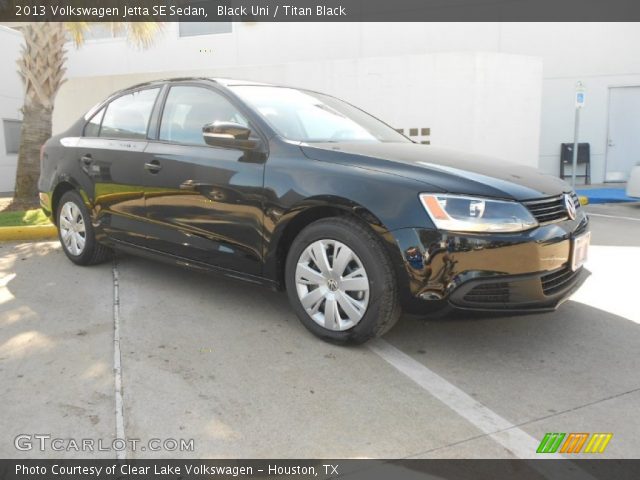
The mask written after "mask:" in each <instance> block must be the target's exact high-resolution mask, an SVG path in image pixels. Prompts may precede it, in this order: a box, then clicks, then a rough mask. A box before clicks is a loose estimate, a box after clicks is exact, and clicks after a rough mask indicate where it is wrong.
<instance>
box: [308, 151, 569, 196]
mask: <svg viewBox="0 0 640 480" xmlns="http://www.w3.org/2000/svg"><path fill="white" fill-rule="evenodd" d="M300 148H301V149H302V151H303V153H304V154H305V155H306V156H307V157H309V158H312V159H314V160H320V161H325V162H332V163H340V164H343V165H350V166H354V167H360V168H366V169H370V170H376V171H380V172H385V173H389V174H392V175H399V176H402V177H406V178H409V179H412V180H417V181H420V182H422V183H425V184H426V185H425V191H432V192H449V193H459V194H466V195H479V196H488V197H496V198H508V199H513V200H528V199H532V198H539V197H547V196H552V195H559V194H561V193H562V192H568V191H570V190H571V188H570V187H569V185H568V184H567V183H565V182H564V181H563V180H560V179H559V178H557V177H554V176H552V175H548V174H544V173H542V172H540V171H538V170H536V169H535V168H531V167H526V166H523V165H518V164H515V163H509V162H505V161H500V160H497V159H495V158H492V157H486V156H481V155H474V154H469V153H465V152H460V151H456V150H450V149H444V148H438V147H432V146H430V145H420V144H416V143H355V142H354V143H313V144H302V145H301V146H300Z"/></svg>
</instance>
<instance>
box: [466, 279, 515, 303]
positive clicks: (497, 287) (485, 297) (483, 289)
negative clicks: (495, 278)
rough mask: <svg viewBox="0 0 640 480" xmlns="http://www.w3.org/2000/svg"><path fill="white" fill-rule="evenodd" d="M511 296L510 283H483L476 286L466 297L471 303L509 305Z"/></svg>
mask: <svg viewBox="0 0 640 480" xmlns="http://www.w3.org/2000/svg"><path fill="white" fill-rule="evenodd" d="M510 296H511V292H510V289H509V283H508V282H499V283H483V284H481V285H476V286H475V287H473V288H472V289H471V290H469V291H468V292H467V293H466V295H465V296H464V298H463V299H464V301H466V302H469V303H483V304H493V303H508V302H509V299H510Z"/></svg>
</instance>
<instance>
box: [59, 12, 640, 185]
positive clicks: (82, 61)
mask: <svg viewBox="0 0 640 480" xmlns="http://www.w3.org/2000/svg"><path fill="white" fill-rule="evenodd" d="M177 28H178V27H177V25H176V24H168V25H167V28H166V31H165V32H164V34H163V36H162V37H161V38H159V40H158V42H157V43H156V45H155V47H154V48H152V49H149V50H138V49H135V48H132V47H129V46H127V45H126V44H125V42H124V41H123V40H119V39H108V40H97V41H93V42H91V43H89V44H87V45H85V46H84V47H83V48H81V49H80V50H75V49H73V48H72V49H71V51H70V52H69V70H68V71H69V76H70V77H72V78H73V77H83V76H96V75H116V74H132V73H135V72H186V71H194V70H202V71H212V70H214V69H215V70H216V71H228V70H227V69H228V68H232V67H234V68H235V67H238V66H249V67H251V69H250V70H246V71H247V72H248V73H250V74H251V76H252V77H254V78H255V76H256V75H254V72H258V73H260V72H262V71H264V72H269V71H271V70H272V69H276V70H277V69H278V68H280V67H278V66H279V65H283V64H288V65H295V64H296V63H298V62H310V63H309V64H307V67H305V68H307V72H306V74H304V75H301V76H300V77H296V76H295V75H294V78H296V79H297V78H300V81H303V80H308V81H310V82H312V83H314V85H315V84H316V83H318V84H325V83H326V81H327V80H326V79H325V78H324V77H317V78H314V77H311V75H312V72H320V71H321V70H320V69H321V68H323V67H320V65H321V64H320V63H318V65H316V66H315V67H313V64H314V63H316V62H321V61H324V62H326V61H337V60H354V59H360V60H364V59H371V62H373V63H369V64H368V65H369V67H370V68H374V65H377V66H375V68H378V69H382V70H383V73H384V75H383V77H384V80H383V79H382V78H378V79H377V80H376V74H374V73H371V72H368V71H367V72H368V73H367V75H368V76H367V77H363V78H361V79H360V80H359V83H357V85H359V87H358V88H359V89H362V88H364V92H363V91H358V92H355V93H358V94H359V95H360V96H361V97H363V98H364V102H363V101H360V102H358V103H360V104H361V105H362V106H364V107H367V108H369V109H372V110H373V111H374V112H375V105H376V104H377V102H378V101H379V100H380V97H378V98H376V97H374V96H373V92H374V91H375V92H376V94H378V95H380V92H381V91H382V87H383V86H384V85H385V83H384V82H387V81H388V80H387V79H388V78H399V77H401V75H399V74H396V72H393V71H392V70H391V69H392V68H393V66H394V65H395V64H396V60H394V59H396V58H397V62H400V63H402V62H404V60H402V59H401V58H399V57H404V56H406V55H432V57H431V58H432V59H434V58H436V57H438V58H440V61H438V63H437V67H438V69H444V71H445V72H450V71H451V70H448V69H447V67H446V65H447V62H446V61H445V60H443V59H444V58H445V54H451V55H450V56H446V58H449V59H450V60H448V61H450V62H453V63H456V62H460V58H461V56H462V57H463V56H464V54H471V53H478V54H484V53H490V52H494V53H495V52H497V53H506V54H513V55H522V56H524V57H537V58H539V59H540V61H541V62H542V65H543V74H542V76H543V80H542V94H541V107H540V108H541V110H540V121H539V124H538V127H533V128H530V127H529V125H528V123H527V124H526V125H521V128H518V127H517V125H515V126H514V125H511V126H510V127H503V124H502V123H500V124H498V125H496V124H495V123H493V122H492V121H493V119H494V118H495V116H499V115H506V116H507V117H508V118H509V119H510V120H512V121H518V119H519V118H521V117H522V118H524V117H527V116H528V115H529V114H530V113H531V112H530V111H529V110H530V109H533V108H534V107H531V106H526V105H528V103H527V102H526V101H522V102H516V103H512V102H511V101H512V100H513V95H525V96H527V98H528V99H529V100H531V101H533V100H535V97H536V96H537V95H538V93H537V92H538V88H537V87H533V90H532V91H531V92H530V93H527V92H526V91H525V89H524V88H521V87H522V86H527V85H529V84H528V83H527V82H526V81H525V82H524V83H523V84H522V86H518V85H509V86H505V84H504V83H502V84H500V83H496V82H495V81H492V82H490V83H491V84H492V85H493V87H488V86H487V85H488V84H486V85H485V87H481V86H480V85H481V84H482V82H480V81H474V83H473V85H474V87H473V89H474V92H475V94H474V95H472V96H471V97H472V104H473V105H474V107H473V108H471V105H470V104H469V103H468V102H469V101H470V98H471V97H470V96H469V95H467V94H462V95H455V93H456V92H458V93H459V92H460V90H459V88H458V89H456V88H455V87H454V85H456V84H458V86H460V85H461V84H464V86H469V85H470V84H469V83H468V82H465V81H462V80H461V81H460V82H457V81H456V80H455V79H451V77H450V76H448V75H445V74H440V71H439V70H438V71H435V70H433V69H429V68H426V67H419V68H416V69H415V71H413V69H411V68H409V70H408V71H409V72H411V73H412V74H414V73H421V74H424V75H425V76H424V77H420V78H417V79H415V80H412V81H413V82H414V83H413V85H414V86H413V87H412V89H411V90H412V91H416V89H420V88H425V89H427V88H430V89H435V90H433V91H432V92H431V93H430V94H428V93H424V94H421V95H424V97H423V98H424V103H421V104H420V105H416V104H417V102H416V99H415V97H412V96H411V95H409V97H407V95H405V93H403V92H399V91H398V90H393V87H394V85H393V84H388V88H387V90H385V91H384V92H385V95H386V96H389V95H393V96H402V98H403V100H404V99H407V98H409V100H410V101H409V103H405V104H401V103H400V102H398V101H397V100H396V101H395V104H396V107H395V108H404V109H407V110H408V112H407V115H414V114H413V113H410V112H412V111H413V110H414V109H415V110H416V111H419V112H420V114H421V115H424V117H425V118H427V119H428V120H425V121H427V122H428V123H431V124H430V125H424V126H429V127H431V129H432V143H434V144H443V145H445V144H446V145H450V144H451V139H452V138H457V139H459V140H458V141H459V143H456V144H455V145H456V146H459V147H460V148H471V149H474V150H477V151H489V152H490V151H496V149H497V144H498V143H500V141H499V140H498V139H499V138H500V136H501V137H502V139H503V140H504V142H507V143H509V142H512V141H513V142H514V143H515V142H516V141H517V142H521V143H520V145H521V146H520V148H519V149H518V150H517V152H518V154H517V155H516V157H517V158H511V159H514V160H516V161H517V160H518V159H520V158H527V157H528V156H529V155H531V154H532V152H533V154H534V155H535V156H536V157H537V158H538V162H537V163H538V164H539V166H540V168H542V169H543V170H545V171H547V172H549V173H554V174H557V172H558V168H559V152H560V143H562V142H567V141H572V137H573V117H574V110H573V91H574V88H575V83H576V81H578V80H581V81H582V82H583V83H584V84H585V85H586V87H587V95H588V96H587V106H586V108H585V109H584V111H583V114H582V122H581V123H582V129H581V141H586V142H590V143H591V152H592V174H593V181H594V182H599V181H602V179H603V178H604V168H605V163H604V162H605V155H606V125H607V112H608V100H607V99H608V89H609V87H610V86H614V85H619V84H624V85H640V26H639V25H638V24H635V23H397V24H389V23H336V24H328V23H323V24H319V23H286V24H285V23H280V24H276V23H263V24H251V23H236V24H234V30H233V32H232V33H229V34H220V35H209V36H199V37H187V38H179V37H178V35H177ZM434 55H435V56H434ZM376 58H387V59H388V60H385V61H386V62H388V65H387V66H386V67H385V66H384V65H379V64H376V62H378V61H377V60H375V59H376ZM421 58H422V57H421ZM474 58H475V59H476V60H474V61H478V62H480V63H482V62H487V61H488V60H487V59H488V58H489V57H484V60H481V58H483V57H482V55H477V56H475V57H474ZM493 58H494V59H495V62H497V63H496V64H495V65H498V63H499V62H502V61H504V60H498V59H499V58H504V57H498V56H496V57H493ZM512 58H515V57H512ZM522 62H523V65H524V63H527V62H529V60H526V59H524V58H523V59H522ZM365 63H366V62H365ZM463 63H464V62H463ZM527 64H528V65H533V64H532V63H531V62H529V63H527ZM322 65H327V63H323V64H322ZM336 65H337V64H336ZM362 65H364V64H362ZM458 65H462V63H458ZM466 65H468V63H467V64H466ZM485 65H486V63H485ZM369 67H366V68H369ZM511 67H513V68H514V70H513V71H511V70H504V74H505V80H511V83H513V82H515V81H521V78H522V77H521V76H520V74H518V73H514V72H517V71H518V67H516V66H515V65H514V63H513V62H510V67H509V68H511ZM288 68H289V69H294V70H295V69H296V68H298V67H295V66H290V67H288ZM324 68H326V67H324ZM461 68H462V70H461V72H460V73H461V75H462V76H463V77H464V75H466V73H465V67H461ZM483 68H484V67H483ZM501 68H506V65H502V67H501ZM527 68H528V67H527ZM480 70H482V69H480ZM490 70H491V71H493V70H492V69H491V68H488V69H485V70H484V71H485V72H488V71H490ZM313 74H314V75H316V76H317V75H322V74H321V73H313ZM265 75H267V73H265ZM394 75H395V77H394ZM426 75H435V77H431V78H430V77H428V76H426ZM156 76H157V75H156ZM161 76H162V75H161ZM481 76H482V73H481V72H480V71H479V76H478V77H477V78H478V79H479V78H481ZM497 76H498V77H499V74H498V75H497ZM260 78H262V77H260ZM443 79H447V83H445V84H443V83H441V81H442V80H443ZM364 80H366V81H364ZM494 80H495V78H494ZM300 81H298V83H299V84H301V83H300ZM336 82H337V81H336ZM376 82H377V83H376ZM449 82H453V83H449ZM346 83H347V80H346V78H345V79H344V80H343V81H342V84H341V87H342V88H344V90H345V91H347V90H355V88H354V85H355V83H352V84H351V86H349V85H346ZM305 85H306V86H309V85H307V84H305ZM305 85H303V86H305ZM363 85H364V86H363ZM369 85H378V86H376V87H375V88H373V87H372V88H370V87H369ZM498 85H500V87H501V88H505V92H506V94H505V96H504V98H502V99H501V98H500V97H498V98H497V99H496V98H495V96H492V95H489V96H487V97H484V100H483V97H482V94H483V93H486V92H487V90H486V89H488V90H492V89H493V88H495V87H496V86H498ZM483 88H485V90H483ZM452 92H453V93H452ZM335 93H337V92H335ZM342 96H345V95H342ZM421 98H422V97H421ZM347 99H350V98H348V96H347ZM382 100H383V101H386V99H385V98H383V99H382ZM489 100H490V101H489ZM501 100H502V101H501ZM516 100H518V99H516ZM494 102H497V103H494ZM389 103H392V102H389ZM371 105H373V107H374V108H371ZM522 105H525V107H522ZM445 106H446V107H448V110H449V112H451V115H442V114H441V112H442V111H443V110H444V109H445ZM519 108H524V109H525V111H522V112H518V111H517V109H519ZM472 110H473V111H474V112H476V113H475V114H471V113H470V112H472ZM481 110H482V112H483V113H484V112H485V111H487V112H490V113H488V114H487V115H488V116H487V121H486V122H485V123H484V125H483V126H484V127H485V128H486V130H491V129H493V130H497V129H498V128H505V130H503V131H501V132H498V133H497V134H495V133H493V132H490V131H487V132H485V131H483V129H481V128H480V126H481V125H482V122H481V121H480V120H477V121H474V122H475V123H474V126H473V127H471V126H470V125H469V122H468V117H466V115H471V117H474V115H475V116H476V117H477V115H478V113H477V112H479V111H481ZM391 113H392V114H393V112H391ZM454 113H455V114H456V115H457V116H455V115H454ZM381 116H384V115H381ZM386 118H387V119H388V120H389V121H391V122H393V121H394V118H390V117H386ZM432 119H433V120H432ZM436 122H437V123H436ZM505 123H508V122H505ZM402 126H404V125H402ZM410 126H413V125H406V127H410ZM415 126H416V127H420V126H423V125H415ZM467 128H472V130H467V131H466V132H463V133H462V134H461V133H460V132H462V130H463V129H467ZM500 133H501V135H500ZM463 139H464V141H463ZM532 143H535V145H534V146H531V145H532ZM538 146H539V156H538ZM513 150H514V149H513V148H512V147H511V146H509V147H507V148H505V149H502V150H500V151H499V153H501V154H502V156H504V155H507V154H508V155H509V156H510V157H513V156H514V154H513V153H512V152H513ZM502 152H504V153H502ZM525 163H528V160H526V161H525Z"/></svg>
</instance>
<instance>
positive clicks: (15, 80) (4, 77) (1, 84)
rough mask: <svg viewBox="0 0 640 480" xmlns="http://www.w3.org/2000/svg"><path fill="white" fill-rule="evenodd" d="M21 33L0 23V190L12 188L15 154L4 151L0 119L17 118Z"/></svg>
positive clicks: (20, 101) (19, 97) (0, 120)
mask: <svg viewBox="0 0 640 480" xmlns="http://www.w3.org/2000/svg"><path fill="white" fill-rule="evenodd" d="M21 42H22V35H21V34H20V33H18V32H16V31H15V30H11V29H9V28H6V27H2V26H0V45H2V47H1V48H0V65H2V69H0V192H12V191H13V187H14V184H15V179H16V165H17V161H18V155H16V154H7V149H6V144H5V138H4V128H3V125H2V120H4V119H9V120H21V119H22V114H21V112H20V109H21V107H22V100H23V98H22V97H23V90H22V82H21V80H20V77H19V76H18V73H17V66H16V61H17V60H18V58H19V55H20V45H21Z"/></svg>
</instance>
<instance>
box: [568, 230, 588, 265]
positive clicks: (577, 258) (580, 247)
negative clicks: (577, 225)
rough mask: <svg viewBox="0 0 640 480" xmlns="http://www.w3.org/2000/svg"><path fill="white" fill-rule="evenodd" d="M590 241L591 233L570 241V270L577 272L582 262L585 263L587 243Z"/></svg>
mask: <svg viewBox="0 0 640 480" xmlns="http://www.w3.org/2000/svg"><path fill="white" fill-rule="evenodd" d="M590 241H591V232H587V233H584V234H582V235H580V236H579V237H576V238H574V239H573V240H572V242H571V243H572V245H571V270H573V271H574V272H575V271H576V270H578V269H579V268H580V267H581V266H582V265H584V262H586V261H587V252H588V250H589V242H590Z"/></svg>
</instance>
